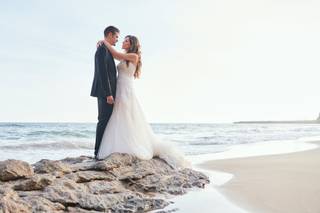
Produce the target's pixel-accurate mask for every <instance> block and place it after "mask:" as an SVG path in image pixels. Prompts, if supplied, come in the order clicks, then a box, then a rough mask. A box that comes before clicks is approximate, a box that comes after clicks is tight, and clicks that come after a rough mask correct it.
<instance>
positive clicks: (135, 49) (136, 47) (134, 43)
mask: <svg viewBox="0 0 320 213" xmlns="http://www.w3.org/2000/svg"><path fill="white" fill-rule="evenodd" d="M126 38H128V39H129V42H130V48H129V49H128V51H127V53H136V54H138V56H139V60H138V63H137V68H136V71H135V72H134V77H135V78H139V77H140V75H141V65H142V63H141V50H140V42H139V40H138V38H137V37H135V36H133V35H127V36H126ZM126 62H127V66H129V61H126Z"/></svg>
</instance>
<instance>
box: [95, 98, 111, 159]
mask: <svg viewBox="0 0 320 213" xmlns="http://www.w3.org/2000/svg"><path fill="white" fill-rule="evenodd" d="M97 99H98V123H97V129H96V143H95V146H94V156H97V154H98V151H99V147H100V144H101V140H102V136H103V133H104V130H105V129H106V126H107V124H108V121H109V119H110V117H111V114H112V110H113V104H108V103H107V98H100V97H98V98H97Z"/></svg>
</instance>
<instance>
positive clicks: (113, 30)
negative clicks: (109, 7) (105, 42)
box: [104, 26, 120, 37]
mask: <svg viewBox="0 0 320 213" xmlns="http://www.w3.org/2000/svg"><path fill="white" fill-rule="evenodd" d="M109 33H112V35H114V34H116V33H120V30H119V29H118V28H116V27H114V26H109V27H107V28H106V29H104V36H105V37H107V36H108V34H109Z"/></svg>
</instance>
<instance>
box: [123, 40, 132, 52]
mask: <svg viewBox="0 0 320 213" xmlns="http://www.w3.org/2000/svg"><path fill="white" fill-rule="evenodd" d="M130 46H131V44H130V41H129V38H125V39H124V41H123V42H122V49H124V50H128V49H129V48H130Z"/></svg>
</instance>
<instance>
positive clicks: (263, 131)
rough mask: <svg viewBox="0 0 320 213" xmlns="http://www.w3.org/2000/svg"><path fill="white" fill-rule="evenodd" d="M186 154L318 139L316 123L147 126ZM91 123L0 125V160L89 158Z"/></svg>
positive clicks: (319, 128) (91, 153)
mask: <svg viewBox="0 0 320 213" xmlns="http://www.w3.org/2000/svg"><path fill="white" fill-rule="evenodd" d="M151 125H152V128H153V130H154V132H155V133H156V134H157V135H158V136H159V137H160V138H161V139H162V140H165V141H170V142H171V143H174V144H175V145H177V146H178V147H179V149H181V150H182V151H183V152H184V153H185V154H186V155H188V156H190V155H191V156H192V157H196V156H197V155H203V154H210V153H217V152H223V151H226V150H228V149H229V148H230V147H232V146H234V145H239V144H249V143H259V142H268V141H270V142H275V141H276V142H277V143H281V142H283V141H288V140H290V141H295V140H303V139H306V140H307V139H310V138H318V137H320V125H319V124H233V123H224V124H195V123H194V124H191V123H187V124H182V123H179V124H173V123H170V124H163V123H161V124H157V123H155V124H151ZM95 128H96V124H95V123H0V160H1V161H2V160H6V159H20V160H24V161H27V162H29V163H34V162H36V161H39V160H41V159H61V158H65V157H71V156H79V155H89V156H93V150H94V141H95Z"/></svg>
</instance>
